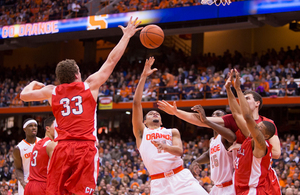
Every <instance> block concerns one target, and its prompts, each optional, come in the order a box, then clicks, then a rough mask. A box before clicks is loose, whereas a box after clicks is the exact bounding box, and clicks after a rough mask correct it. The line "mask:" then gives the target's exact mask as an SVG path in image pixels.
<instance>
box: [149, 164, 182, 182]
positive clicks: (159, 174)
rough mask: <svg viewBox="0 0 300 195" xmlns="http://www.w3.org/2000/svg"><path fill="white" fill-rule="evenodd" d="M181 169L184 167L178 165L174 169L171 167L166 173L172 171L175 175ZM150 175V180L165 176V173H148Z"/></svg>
mask: <svg viewBox="0 0 300 195" xmlns="http://www.w3.org/2000/svg"><path fill="white" fill-rule="evenodd" d="M183 169H184V168H183V166H179V167H177V168H175V169H172V170H171V171H168V172H166V173H169V172H173V175H175V174H176V173H179V172H180V171H182V170H183ZM150 177H151V180H154V179H161V178H164V177H166V174H165V173H158V174H155V175H150Z"/></svg>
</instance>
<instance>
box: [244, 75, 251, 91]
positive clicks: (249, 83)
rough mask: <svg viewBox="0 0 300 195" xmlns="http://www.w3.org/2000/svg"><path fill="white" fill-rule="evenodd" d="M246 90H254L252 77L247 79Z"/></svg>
mask: <svg viewBox="0 0 300 195" xmlns="http://www.w3.org/2000/svg"><path fill="white" fill-rule="evenodd" d="M244 88H245V90H249V89H250V90H251V89H252V82H251V80H250V77H248V76H247V77H245V82H244Z"/></svg>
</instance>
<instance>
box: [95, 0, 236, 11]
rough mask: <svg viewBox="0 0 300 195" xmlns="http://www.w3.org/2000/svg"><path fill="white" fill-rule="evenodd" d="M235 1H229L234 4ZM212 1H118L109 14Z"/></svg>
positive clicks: (209, 0) (102, 5)
mask: <svg viewBox="0 0 300 195" xmlns="http://www.w3.org/2000/svg"><path fill="white" fill-rule="evenodd" d="M234 1H237V0H231V2H234ZM213 2H214V0H125V1H120V2H119V3H118V4H113V9H112V10H111V11H110V14H113V13H124V12H132V11H144V10H154V9H166V8H174V7H188V6H197V5H203V4H212V3H213ZM226 2H227V1H225V0H221V1H220V0H218V1H217V3H218V4H219V3H224V5H225V3H226ZM105 5H106V3H105V2H102V3H101V5H100V9H102V8H103V7H105Z"/></svg>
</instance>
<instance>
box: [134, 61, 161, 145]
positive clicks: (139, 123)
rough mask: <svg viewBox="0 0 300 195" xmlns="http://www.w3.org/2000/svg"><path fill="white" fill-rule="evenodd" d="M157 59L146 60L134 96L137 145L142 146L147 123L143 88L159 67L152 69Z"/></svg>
mask: <svg viewBox="0 0 300 195" xmlns="http://www.w3.org/2000/svg"><path fill="white" fill-rule="evenodd" d="M154 61H155V59H154V57H150V58H149V59H147V60H146V62H145V67H144V70H143V73H142V75H141V78H140V81H139V83H138V85H137V88H136V90H135V93H134V96H133V104H132V126H133V134H134V136H135V138H136V144H137V147H138V148H139V147H140V144H141V141H142V137H143V131H144V128H145V125H144V123H143V108H142V96H143V89H144V86H145V82H146V79H147V77H148V76H149V75H151V74H152V73H153V72H155V71H156V70H157V69H156V68H154V69H151V66H152V65H153V63H154Z"/></svg>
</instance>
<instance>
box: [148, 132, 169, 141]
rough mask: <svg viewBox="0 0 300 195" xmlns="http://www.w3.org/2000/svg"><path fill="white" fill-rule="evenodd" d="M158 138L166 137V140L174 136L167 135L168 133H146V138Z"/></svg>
mask: <svg viewBox="0 0 300 195" xmlns="http://www.w3.org/2000/svg"><path fill="white" fill-rule="evenodd" d="M158 138H164V139H166V140H170V141H171V140H172V136H170V135H168V134H167V135H166V134H162V133H151V134H147V135H146V140H155V139H158Z"/></svg>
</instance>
